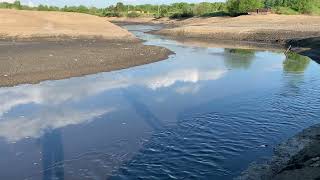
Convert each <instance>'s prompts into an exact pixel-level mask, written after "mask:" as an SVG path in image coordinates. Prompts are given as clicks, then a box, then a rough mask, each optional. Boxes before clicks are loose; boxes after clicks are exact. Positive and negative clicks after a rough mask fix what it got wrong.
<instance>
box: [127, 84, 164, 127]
mask: <svg viewBox="0 0 320 180" xmlns="http://www.w3.org/2000/svg"><path fill="white" fill-rule="evenodd" d="M122 94H123V96H124V97H125V99H126V100H127V102H129V104H130V105H131V107H132V108H133V109H134V110H135V112H136V113H137V114H138V115H139V116H140V117H141V118H143V120H144V121H145V122H146V123H147V124H148V125H149V126H150V127H152V128H153V129H154V130H160V129H162V128H163V127H164V125H163V123H162V122H161V120H160V119H158V118H157V117H156V116H155V115H154V114H153V113H152V111H151V110H150V109H149V108H148V106H147V105H145V104H143V102H141V101H139V99H138V98H137V97H138V96H139V95H138V94H135V93H134V92H130V91H126V90H123V91H122Z"/></svg>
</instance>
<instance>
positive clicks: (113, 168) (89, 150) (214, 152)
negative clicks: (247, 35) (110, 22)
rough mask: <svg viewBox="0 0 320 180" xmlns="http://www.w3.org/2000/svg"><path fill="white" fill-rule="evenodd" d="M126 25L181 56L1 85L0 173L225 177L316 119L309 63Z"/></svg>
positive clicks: (313, 68)
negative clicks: (209, 45) (63, 77)
mask: <svg viewBox="0 0 320 180" xmlns="http://www.w3.org/2000/svg"><path fill="white" fill-rule="evenodd" d="M127 28H129V29H130V30H131V31H133V32H134V33H136V34H137V35H138V36H140V37H141V38H143V39H145V40H147V42H146V44H150V45H161V46H165V47H167V48H169V49H171V50H173V51H174V52H175V53H176V55H173V56H171V57H170V58H169V59H168V60H166V61H161V62H158V63H153V64H149V65H144V66H139V67H135V68H131V69H127V70H121V71H115V72H109V73H100V74H97V75H90V76H85V77H80V78H71V79H66V80H60V81H46V82H42V83H40V84H37V85H21V86H16V87H8V88H1V89H0V104H1V105H0V152H1V154H2V157H1V160H0V168H2V169H3V171H2V172H1V173H0V177H3V178H5V179H25V178H29V179H53V178H54V177H55V178H58V179H72V178H76V179H77V178H79V177H81V179H105V178H107V177H110V176H112V177H113V178H115V179H125V178H136V177H141V178H143V177H145V178H152V177H160V178H173V177H176V178H182V177H191V176H194V178H197V179H205V178H206V177H207V178H208V177H212V178H220V179H223V178H225V179H228V178H230V177H233V176H234V175H236V174H237V173H239V172H240V171H241V170H243V169H244V168H245V167H246V165H247V164H248V163H250V162H251V161H253V160H257V159H259V158H262V157H263V156H269V155H270V154H271V150H272V147H273V145H275V144H277V143H279V142H280V140H281V139H285V138H287V137H289V136H290V135H293V134H294V133H296V132H298V131H300V130H301V129H303V128H305V127H307V126H310V125H312V124H314V123H316V122H317V119H319V118H318V117H319V115H318V114H317V113H316V112H319V109H318V108H317V107H320V106H319V101H317V100H316V98H315V97H318V95H319V90H318V88H316V87H319V85H320V78H319V76H318V75H317V74H316V73H317V72H319V69H320V67H319V65H318V64H316V63H314V62H313V61H310V60H309V59H306V58H302V57H301V56H296V55H290V56H288V57H287V59H286V57H285V56H284V55H283V54H282V53H273V52H262V51H259V52H257V51H252V50H236V49H222V48H200V47H192V46H185V45H183V44H179V43H176V42H175V41H172V40H167V39H165V38H161V37H159V36H154V35H148V34H144V33H143V32H142V31H141V30H139V31H137V29H141V26H128V27H127ZM149 29H150V27H147V28H146V30H149ZM297 59H299V60H297ZM293 98H294V99H293ZM289 102H290V103H289ZM303 105H304V106H303ZM316 106H317V107H316ZM297 112H303V113H304V114H303V116H302V115H299V114H297ZM189 141H190V142H189ZM190 143H191V144H192V145H191V144H190ZM261 144H270V145H271V146H270V148H267V149H263V150H261V149H257V147H258V146H259V145H261ZM175 152H179V153H178V154H174V153H175ZM166 158H167V160H164V159H166ZM210 158H211V159H210ZM157 161H158V162H159V163H158V164H155V163H156V162H157ZM237 162H242V163H237ZM175 163H178V164H175ZM179 163H180V164H179ZM183 163H185V165H182V164H183ZM8 167H15V168H14V169H13V168H8ZM197 167H198V168H197ZM155 169H157V172H155ZM197 169H198V170H199V169H201V171H200V170H199V171H196V172H194V170H197ZM17 171H19V173H17Z"/></svg>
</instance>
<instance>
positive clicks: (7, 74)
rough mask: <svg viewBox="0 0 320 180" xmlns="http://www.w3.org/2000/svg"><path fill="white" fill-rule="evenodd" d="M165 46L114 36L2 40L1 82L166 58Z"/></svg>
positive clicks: (36, 79)
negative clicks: (73, 38) (107, 37)
mask: <svg viewBox="0 0 320 180" xmlns="http://www.w3.org/2000/svg"><path fill="white" fill-rule="evenodd" d="M169 54H171V52H170V51H169V50H167V49H165V48H161V47H156V46H145V45H143V44H142V43H140V42H123V41H111V40H95V39H90V40H85V39H78V40H64V41H61V40H58V41H45V40H41V39H40V40H33V41H14V42H12V41H0V64H1V66H0V86H13V85H17V84H22V83H38V82H40V81H43V80H56V79H64V78H69V77H74V76H82V75H87V74H94V73H98V72H105V71H112V70H118V69H123V68H128V67H132V66H137V65H142V64H147V63H152V62H156V61H159V60H163V59H166V58H167V57H168V55H169Z"/></svg>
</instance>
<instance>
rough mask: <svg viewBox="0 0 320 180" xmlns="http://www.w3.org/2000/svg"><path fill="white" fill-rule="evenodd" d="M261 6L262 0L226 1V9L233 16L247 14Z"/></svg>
mask: <svg viewBox="0 0 320 180" xmlns="http://www.w3.org/2000/svg"><path fill="white" fill-rule="evenodd" d="M263 6H264V4H263V1H262V0H227V9H228V11H229V13H231V14H233V15H237V14H243V13H247V12H249V11H251V10H255V9H257V8H261V7H263Z"/></svg>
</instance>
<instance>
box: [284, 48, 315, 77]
mask: <svg viewBox="0 0 320 180" xmlns="http://www.w3.org/2000/svg"><path fill="white" fill-rule="evenodd" d="M309 63H310V59H309V58H308V57H305V56H301V55H299V54H296V53H293V52H289V53H288V54H287V55H286V60H285V61H284V62H283V70H284V72H288V73H303V72H304V71H305V70H306V69H307V67H308V65H309Z"/></svg>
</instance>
